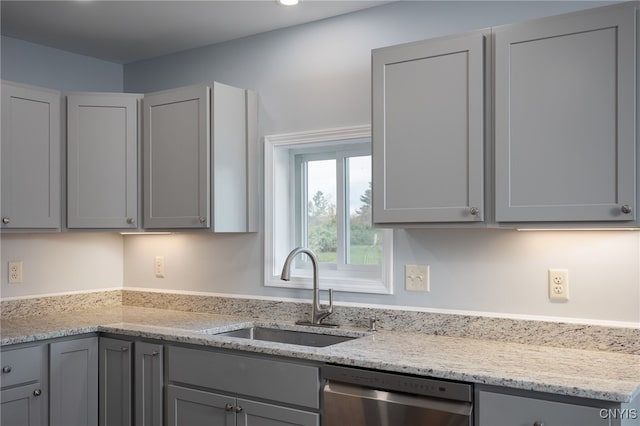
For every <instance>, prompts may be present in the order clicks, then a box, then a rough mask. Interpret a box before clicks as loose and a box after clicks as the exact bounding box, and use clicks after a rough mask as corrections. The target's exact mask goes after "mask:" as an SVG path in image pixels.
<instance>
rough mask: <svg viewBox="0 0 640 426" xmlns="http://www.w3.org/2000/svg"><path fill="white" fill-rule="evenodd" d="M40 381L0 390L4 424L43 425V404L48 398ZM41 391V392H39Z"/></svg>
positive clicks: (1, 422)
mask: <svg viewBox="0 0 640 426" xmlns="http://www.w3.org/2000/svg"><path fill="white" fill-rule="evenodd" d="M45 391H46V389H45V390H44V391H43V389H42V386H41V384H40V383H33V384H30V385H26V386H20V387H17V388H12V389H5V390H3V391H2V392H0V395H2V403H1V405H2V407H1V408H0V414H1V417H0V424H2V425H3V426H43V425H46V424H47V422H46V419H45V418H43V416H42V404H43V400H44V399H45V398H46V395H47V394H46V392H45ZM38 392H40V393H38Z"/></svg>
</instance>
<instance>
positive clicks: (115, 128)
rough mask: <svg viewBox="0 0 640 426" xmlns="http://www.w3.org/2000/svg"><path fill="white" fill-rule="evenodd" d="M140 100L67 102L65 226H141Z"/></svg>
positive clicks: (84, 97) (87, 97)
mask: <svg viewBox="0 0 640 426" xmlns="http://www.w3.org/2000/svg"><path fill="white" fill-rule="evenodd" d="M138 99H139V96H137V95H122V94H73V95H70V96H68V97H67V227H69V228H135V227H136V226H137V223H136V222H137V217H138Z"/></svg>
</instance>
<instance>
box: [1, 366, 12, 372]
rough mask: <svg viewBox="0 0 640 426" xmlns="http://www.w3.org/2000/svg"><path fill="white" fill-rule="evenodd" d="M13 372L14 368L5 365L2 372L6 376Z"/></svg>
mask: <svg viewBox="0 0 640 426" xmlns="http://www.w3.org/2000/svg"><path fill="white" fill-rule="evenodd" d="M11 370H12V368H11V366H10V365H5V366H4V367H2V372H3V373H4V374H9V373H11Z"/></svg>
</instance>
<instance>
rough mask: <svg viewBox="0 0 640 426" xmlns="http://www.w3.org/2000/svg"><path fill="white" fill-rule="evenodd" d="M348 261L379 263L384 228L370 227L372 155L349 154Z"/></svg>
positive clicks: (364, 263)
mask: <svg viewBox="0 0 640 426" xmlns="http://www.w3.org/2000/svg"><path fill="white" fill-rule="evenodd" d="M347 194H348V195H347V204H348V207H347V211H348V215H347V222H348V225H347V229H348V237H347V241H348V245H349V247H347V250H345V251H346V253H347V263H348V264H351V265H380V264H381V263H382V231H381V230H377V229H374V228H372V227H371V156H370V155H366V156H361V157H349V158H347Z"/></svg>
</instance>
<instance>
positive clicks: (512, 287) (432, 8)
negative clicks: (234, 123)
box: [0, 1, 640, 323]
mask: <svg viewBox="0 0 640 426" xmlns="http://www.w3.org/2000/svg"><path fill="white" fill-rule="evenodd" d="M596 5H597V3H593V2H582V3H581V2H513V3H511V2H495V3H488V2H481V1H476V2H469V3H464V2H408V3H405V4H398V3H395V4H390V5H387V6H382V7H379V8H375V9H370V10H367V11H363V12H358V13H354V14H351V15H347V16H344V17H338V18H335V19H328V20H325V21H321V22H318V23H315V24H310V25H305V26H300V27H296V28H292V29H288V30H281V31H274V32H271V33H267V34H264V35H260V36H255V37H250V38H246V39H242V40H237V41H234V42H230V43H225V44H222V45H217V46H209V47H205V48H201V49H195V50H191V51H188V52H183V53H180V54H176V55H171V56H167V57H162V58H158V59H156V60H149V61H143V62H139V63H134V64H129V65H126V66H125V67H124V87H125V90H126V91H135V92H138V91H139V92H148V91H152V90H159V89H165V88H170V87H176V86H180V85H185V84H191V83H198V82H204V81H210V80H213V79H216V80H219V81H221V82H224V83H228V84H234V85H238V86H243V87H248V88H253V89H256V90H258V91H259V93H260V107H261V110H260V125H261V134H262V135H265V134H276V133H284V132H293V131H298V130H310V129H323V128H330V127H339V126H349V125H358V124H367V123H369V121H370V106H369V103H370V93H369V92H370V78H369V63H370V50H371V49H372V48H375V47H381V46H386V45H392V44H397V43H401V42H406V41H413V40H419V39H423V38H428V37H433V36H439V35H445V34H449V33H454V32H459V31H465V30H472V29H476V28H481V27H487V26H491V25H496V24H502V23H507V22H512V21H520V20H524V19H527V18H531V17H537V16H545V15H552V14H557V13H562V12H565V11H570V10H575V9H580V8H585V7H592V6H596ZM150 6H151V7H152V3H150ZM2 43H3V45H2V77H3V78H6V79H9V80H17V81H22V82H25V83H31V84H39V85H46V86H49V87H53V88H59V89H71V90H116V89H115V87H116V86H117V78H114V74H113V73H114V71H113V70H114V69H117V68H118V67H119V66H117V65H115V64H109V63H105V64H102V65H103V66H104V67H100V66H99V61H98V62H96V61H95V60H93V59H92V58H86V57H82V58H78V56H79V55H73V54H68V53H67V52H62V51H56V50H55V49H49V48H46V47H44V46H37V45H33V44H30V43H26V42H21V41H19V40H10V41H9V43H13V44H12V46H13V47H11V48H9V49H8V50H7V49H5V46H7V40H6V38H3V39H2ZM68 55H71V56H68ZM24 58H27V60H25V59H24ZM70 58H74V59H76V60H81V62H82V61H88V62H90V63H91V64H92V65H93V66H95V67H97V68H100V69H101V72H94V71H91V72H86V70H85V69H82V68H81V67H80V68H78V67H73V66H71V64H72V63H73V62H74V61H72V60H70ZM10 61H20V62H13V63H11V65H7V63H8V62H10ZM112 65H113V66H112ZM69 67H71V68H73V69H74V73H75V72H79V74H80V75H75V74H74V75H72V74H69V75H67V72H70V71H69ZM103 73H106V74H107V75H108V76H109V77H104V75H105V74H103ZM115 74H117V72H116V73H115ZM21 78H23V79H21ZM75 79H77V84H78V85H79V86H82V87H79V86H78V87H70V86H73V81H74V80H75ZM85 79H89V81H88V82H87V81H85ZM103 79H105V80H109V81H110V83H108V84H106V83H104V82H103V81H102V80H103ZM103 84H105V85H104V86H103ZM0 239H1V246H0V251H1V255H2V272H1V273H2V279H1V287H0V291H1V293H2V297H14V296H24V295H36V294H48V293H57V292H65V291H76V290H90V289H97V288H109V287H113V286H115V287H120V286H122V285H123V283H124V285H125V286H127V287H138V288H160V289H168V290H185V291H197V292H213V293H227V294H244V295H253V296H261V295H262V296H274V297H280V296H282V297H302V298H305V299H308V298H309V297H310V294H309V292H308V291H297V290H290V291H288V290H286V289H272V288H265V287H264V286H263V285H262V280H263V278H262V251H263V248H262V244H263V241H262V235H261V234H250V235H211V234H175V235H165V236H159V235H158V236H155V235H148V236H147V235H140V236H126V237H124V243H123V237H121V236H119V235H117V234H49V235H47V234H35V235H2V236H1V237H0ZM156 255H164V256H165V261H166V278H165V279H157V278H155V277H154V276H153V274H152V272H153V258H154V256H156ZM639 259H640V233H637V232H622V231H606V232H580V231H574V232H540V233H520V232H516V231H501V230H411V231H398V232H397V234H396V265H397V270H396V273H395V278H396V284H397V291H396V294H395V295H392V296H372V295H356V294H341V295H338V298H339V300H345V301H353V302H363V303H377V304H388V305H402V306H417V307H426V308H433V309H451V310H472V311H484V312H493V313H498V314H499V313H504V314H508V315H516V316H517V315H541V316H555V317H565V318H582V319H596V320H609V321H625V322H635V323H639V322H640V260H639ZM8 260H23V261H24V265H25V284H23V285H18V286H15V285H11V286H10V285H8V284H7V283H6V281H7V273H6V266H7V265H6V262H7V261H8ZM405 263H428V264H430V265H431V282H432V292H431V293H428V294H422V293H408V292H404V291H403V290H402V288H401V287H402V266H403V265H404V264H405ZM550 267H559V268H568V269H569V278H570V282H571V301H570V302H569V303H566V304H562V303H560V304H558V303H550V302H548V301H547V298H546V291H547V290H546V271H547V269H548V268H550ZM123 275H124V278H123Z"/></svg>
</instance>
